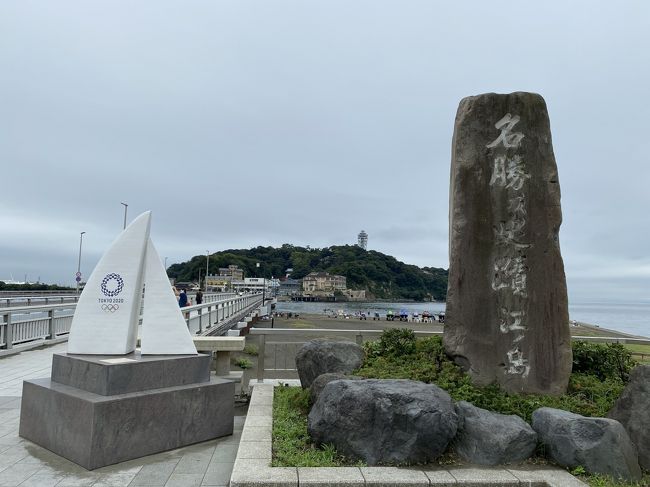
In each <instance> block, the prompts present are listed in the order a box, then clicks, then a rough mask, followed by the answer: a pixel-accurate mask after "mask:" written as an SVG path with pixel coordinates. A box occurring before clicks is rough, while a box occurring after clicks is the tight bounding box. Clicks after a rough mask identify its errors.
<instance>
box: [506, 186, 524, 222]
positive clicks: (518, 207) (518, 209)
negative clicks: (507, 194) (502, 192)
mask: <svg viewBox="0 0 650 487" xmlns="http://www.w3.org/2000/svg"><path fill="white" fill-rule="evenodd" d="M508 212H509V213H510V214H511V215H512V216H514V217H515V220H525V218H526V216H527V212H526V197H525V196H524V195H523V194H520V195H516V196H513V197H511V198H510V199H509V200H508ZM525 224H526V222H525V221H524V225H525Z"/></svg>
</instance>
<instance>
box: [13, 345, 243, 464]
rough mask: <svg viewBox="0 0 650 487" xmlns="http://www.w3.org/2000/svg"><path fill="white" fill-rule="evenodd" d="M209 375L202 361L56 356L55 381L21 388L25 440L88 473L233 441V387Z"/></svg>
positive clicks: (27, 383)
mask: <svg viewBox="0 0 650 487" xmlns="http://www.w3.org/2000/svg"><path fill="white" fill-rule="evenodd" d="M206 358H207V360H206ZM209 368H210V359H209V357H207V356H204V355H198V356H169V357H168V356H165V357H162V356H161V357H155V356H154V357H144V358H143V357H141V356H140V355H139V354H137V355H136V354H131V355H128V356H125V357H114V356H113V357H101V356H81V355H76V356H70V355H56V356H55V358H54V360H53V367H52V378H51V379H35V380H30V381H24V383H23V399H22V407H21V415H20V431H19V434H20V436H22V437H23V438H26V439H28V440H30V441H33V442H34V443H36V444H38V445H41V446H43V447H44V448H47V449H48V450H51V451H53V452H54V453H56V454H58V455H61V456H63V457H65V458H67V459H69V460H72V461H73V462H75V463H77V464H79V465H81V466H83V467H84V468H87V469H89V470H93V469H96V468H99V467H102V466H105V465H110V464H113V463H118V462H122V461H125V460H130V459H133V458H138V457H141V456H145V455H151V454H153V453H158V452H161V451H165V450H171V449H174V448H179V447H181V446H185V445H189V444H192V443H197V442H201V441H206V440H209V439H212V438H217V437H219V436H225V435H229V434H232V431H233V417H234V392H235V390H234V389H235V385H234V383H233V382H230V381H226V380H221V379H212V380H211V379H210V375H209V374H210V369H209ZM55 378H56V379H57V380H55ZM190 381H193V382H190ZM62 382H66V383H67V384H64V383H62ZM151 385H154V386H155V388H152V387H151ZM116 391H117V392H116Z"/></svg>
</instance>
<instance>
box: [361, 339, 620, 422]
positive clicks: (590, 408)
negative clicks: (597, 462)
mask: <svg viewBox="0 0 650 487" xmlns="http://www.w3.org/2000/svg"><path fill="white" fill-rule="evenodd" d="M396 331H398V332H402V330H388V331H386V332H384V334H387V336H386V337H384V335H382V338H383V344H382V339H380V340H379V341H377V342H374V343H368V344H366V352H367V358H366V361H365V362H364V365H363V366H362V367H361V369H359V370H358V371H357V372H355V374H357V375H360V376H362V377H367V378H377V379H411V380H419V381H422V382H426V383H432V384H436V385H437V386H439V387H440V388H442V389H444V390H446V391H447V392H448V393H449V395H450V396H451V397H452V398H453V399H454V400H456V401H469V402H471V403H472V404H474V405H475V406H477V407H480V408H484V409H488V410H490V411H495V412H499V413H502V414H516V415H518V416H520V417H521V418H523V419H524V420H526V421H528V422H530V421H531V418H532V414H533V411H535V409H538V408H540V407H552V408H557V409H564V410H567V411H573V412H575V413H578V414H582V415H584V416H605V414H606V413H607V412H608V411H609V410H610V409H611V408H612V406H613V405H614V402H615V401H616V399H617V398H618V396H619V395H620V393H621V391H622V390H623V387H624V382H623V381H622V380H621V378H620V376H619V375H616V374H614V375H613V376H611V374H610V376H607V377H604V378H601V377H598V376H597V375H590V374H589V373H585V372H580V373H577V372H574V373H573V374H572V375H571V378H570V382H569V387H568V391H567V394H565V395H563V396H560V397H553V396H544V395H537V394H527V395H519V394H508V393H507V392H504V391H503V390H501V389H500V388H499V386H497V385H496V384H493V385H490V386H487V387H478V386H475V385H473V384H472V381H471V379H470V377H469V376H468V375H467V374H465V373H464V372H463V371H462V370H461V369H460V367H458V366H457V365H456V364H454V363H453V362H452V361H451V360H450V359H449V358H448V357H447V356H446V355H445V352H444V347H443V344H442V338H441V337H440V336H433V337H427V338H423V339H418V340H416V341H415V342H414V346H413V347H410V345H403V342H408V341H409V339H408V335H407V334H403V335H402V333H399V334H396V333H395V332H396ZM395 336H397V338H395ZM403 338H404V339H403ZM402 339H403V340H402ZM396 343H397V344H399V345H395V344H396ZM601 347H602V345H601ZM398 348H399V350H401V353H398V352H397V349H398ZM612 349H613V350H614V352H612V351H611V350H612ZM409 350H410V352H409V353H407V352H408V351H409ZM608 350H609V351H610V354H611V355H614V354H616V357H620V355H621V352H620V350H619V349H618V348H608ZM619 362H620V361H619ZM619 362H615V361H614V360H613V359H610V363H619ZM593 370H594V367H592V368H591V369H590V371H591V372H592V374H593ZM616 370H619V371H620V370H621V369H616Z"/></svg>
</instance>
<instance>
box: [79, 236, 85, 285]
mask: <svg viewBox="0 0 650 487" xmlns="http://www.w3.org/2000/svg"><path fill="white" fill-rule="evenodd" d="M84 233H86V232H81V233H80V234H79V260H78V261H77V294H79V283H80V282H81V244H82V243H83V241H84Z"/></svg>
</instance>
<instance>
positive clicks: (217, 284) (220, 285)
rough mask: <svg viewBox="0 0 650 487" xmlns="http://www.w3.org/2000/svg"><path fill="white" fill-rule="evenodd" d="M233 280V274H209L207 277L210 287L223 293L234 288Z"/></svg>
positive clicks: (206, 280)
mask: <svg viewBox="0 0 650 487" xmlns="http://www.w3.org/2000/svg"><path fill="white" fill-rule="evenodd" d="M232 281H233V278H232V277H231V276H215V275H212V274H208V277H206V278H205V282H206V284H207V286H208V289H210V290H212V291H217V292H222V293H223V292H226V291H230V290H232V287H233V286H232ZM242 282H243V280H242Z"/></svg>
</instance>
